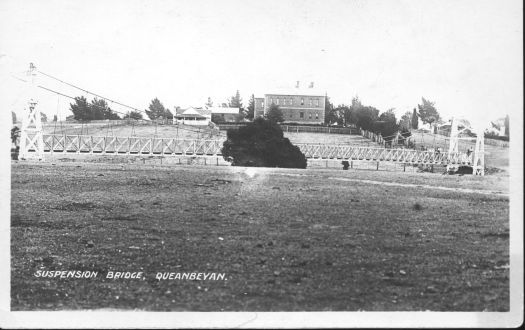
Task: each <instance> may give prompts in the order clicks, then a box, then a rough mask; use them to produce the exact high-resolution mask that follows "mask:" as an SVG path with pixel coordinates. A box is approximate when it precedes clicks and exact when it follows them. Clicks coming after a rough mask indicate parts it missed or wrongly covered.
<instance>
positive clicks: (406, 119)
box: [399, 111, 412, 131]
mask: <svg viewBox="0 0 525 330" xmlns="http://www.w3.org/2000/svg"><path fill="white" fill-rule="evenodd" d="M399 127H400V129H405V130H407V131H408V130H410V128H411V127H412V111H407V112H405V114H404V115H403V116H401V119H399Z"/></svg>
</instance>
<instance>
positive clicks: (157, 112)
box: [146, 98, 166, 120]
mask: <svg viewBox="0 0 525 330" xmlns="http://www.w3.org/2000/svg"><path fill="white" fill-rule="evenodd" d="M148 109H149V110H146V114H147V115H148V117H149V119H151V120H155V119H163V118H166V108H164V105H163V104H162V103H161V102H160V101H159V99H158V98H154V99H153V100H152V101H151V103H150V105H149V107H148Z"/></svg>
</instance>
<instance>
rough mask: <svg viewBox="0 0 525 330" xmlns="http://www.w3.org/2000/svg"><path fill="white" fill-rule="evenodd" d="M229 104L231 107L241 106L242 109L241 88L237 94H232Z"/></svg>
mask: <svg viewBox="0 0 525 330" xmlns="http://www.w3.org/2000/svg"><path fill="white" fill-rule="evenodd" d="M228 106H229V107H230V108H239V109H242V98H241V94H239V90H237V92H236V93H235V96H232V97H230V98H229V100H228Z"/></svg>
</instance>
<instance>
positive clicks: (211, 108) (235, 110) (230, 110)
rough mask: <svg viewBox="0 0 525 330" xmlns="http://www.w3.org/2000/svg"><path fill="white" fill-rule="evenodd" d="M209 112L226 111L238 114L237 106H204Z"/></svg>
mask: <svg viewBox="0 0 525 330" xmlns="http://www.w3.org/2000/svg"><path fill="white" fill-rule="evenodd" d="M206 108H207V110H209V111H211V113H228V114H238V113H239V108H228V107H206Z"/></svg>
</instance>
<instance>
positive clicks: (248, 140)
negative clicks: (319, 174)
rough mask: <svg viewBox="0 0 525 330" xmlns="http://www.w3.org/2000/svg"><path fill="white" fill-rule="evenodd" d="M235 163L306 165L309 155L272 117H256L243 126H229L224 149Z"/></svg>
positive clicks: (227, 158)
mask: <svg viewBox="0 0 525 330" xmlns="http://www.w3.org/2000/svg"><path fill="white" fill-rule="evenodd" d="M221 152H222V155H223V157H224V159H225V160H226V161H228V162H231V164H232V165H233V166H258V167H285V168H306V164H307V162H306V157H305V156H304V154H303V153H302V152H301V150H300V149H299V148H298V147H297V146H294V145H293V144H292V143H291V142H290V140H289V139H287V138H285V137H284V135H283V131H282V129H281V127H280V126H279V125H278V124H277V123H276V122H275V121H272V120H268V119H264V118H256V119H255V120H254V121H253V122H251V123H248V124H247V125H246V126H242V127H240V128H239V129H229V130H228V132H227V139H226V141H224V143H223V147H222V149H221Z"/></svg>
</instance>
